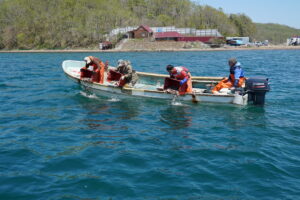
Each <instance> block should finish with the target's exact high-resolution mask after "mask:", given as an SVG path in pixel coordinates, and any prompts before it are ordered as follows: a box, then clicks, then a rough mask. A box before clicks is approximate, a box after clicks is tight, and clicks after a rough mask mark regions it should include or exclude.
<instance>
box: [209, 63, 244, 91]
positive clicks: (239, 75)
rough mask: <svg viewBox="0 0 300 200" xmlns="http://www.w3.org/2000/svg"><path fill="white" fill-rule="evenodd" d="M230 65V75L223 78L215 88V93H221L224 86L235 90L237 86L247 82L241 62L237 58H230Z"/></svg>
mask: <svg viewBox="0 0 300 200" xmlns="http://www.w3.org/2000/svg"><path fill="white" fill-rule="evenodd" d="M228 65H229V77H228V78H224V79H223V80H221V81H220V82H219V83H218V84H217V85H216V86H215V87H214V88H213V89H212V93H213V94H219V91H220V90H221V89H222V88H230V90H234V89H235V88H237V87H242V86H243V84H244V82H245V80H246V79H245V76H244V70H243V69H242V67H241V63H239V62H237V60H236V58H230V59H229V60H228Z"/></svg>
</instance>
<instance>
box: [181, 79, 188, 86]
mask: <svg viewBox="0 0 300 200" xmlns="http://www.w3.org/2000/svg"><path fill="white" fill-rule="evenodd" d="M186 81H187V79H183V80H181V81H180V82H179V84H180V85H183V84H184V83H185V82H186Z"/></svg>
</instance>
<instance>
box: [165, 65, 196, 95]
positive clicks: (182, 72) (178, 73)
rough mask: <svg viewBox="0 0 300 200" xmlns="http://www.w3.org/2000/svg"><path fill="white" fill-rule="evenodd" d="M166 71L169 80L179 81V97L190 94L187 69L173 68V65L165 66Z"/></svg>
mask: <svg viewBox="0 0 300 200" xmlns="http://www.w3.org/2000/svg"><path fill="white" fill-rule="evenodd" d="M166 69H167V71H168V72H169V74H170V78H172V79H176V80H180V82H179V84H180V87H179V89H178V92H179V94H180V95H184V94H185V93H192V77H191V73H190V72H189V70H188V69H187V68H185V67H182V66H177V67H174V66H173V65H167V67H166Z"/></svg>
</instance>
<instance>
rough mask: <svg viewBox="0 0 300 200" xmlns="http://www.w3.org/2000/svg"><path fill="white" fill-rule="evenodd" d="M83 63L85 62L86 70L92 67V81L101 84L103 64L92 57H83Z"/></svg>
mask: <svg viewBox="0 0 300 200" xmlns="http://www.w3.org/2000/svg"><path fill="white" fill-rule="evenodd" d="M84 61H85V62H86V68H88V67H89V66H92V67H93V74H92V81H93V82H97V83H101V84H103V83H104V72H105V64H104V63H103V62H102V61H101V60H100V59H98V58H96V57H94V56H88V57H85V58H84Z"/></svg>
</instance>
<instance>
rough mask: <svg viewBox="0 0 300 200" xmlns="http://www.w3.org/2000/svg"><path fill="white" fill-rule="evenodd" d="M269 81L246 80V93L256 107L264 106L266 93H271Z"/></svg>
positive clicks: (265, 79)
mask: <svg viewBox="0 0 300 200" xmlns="http://www.w3.org/2000/svg"><path fill="white" fill-rule="evenodd" d="M268 81H269V79H268V78H265V77H258V78H248V79H247V80H246V88H245V89H246V92H247V93H248V102H250V101H252V102H253V104H254V105H264V104H265V95H266V92H269V91H270V85H269V82H268Z"/></svg>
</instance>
